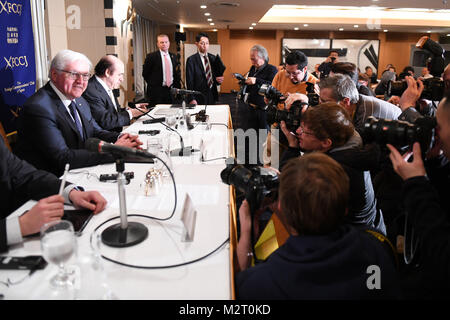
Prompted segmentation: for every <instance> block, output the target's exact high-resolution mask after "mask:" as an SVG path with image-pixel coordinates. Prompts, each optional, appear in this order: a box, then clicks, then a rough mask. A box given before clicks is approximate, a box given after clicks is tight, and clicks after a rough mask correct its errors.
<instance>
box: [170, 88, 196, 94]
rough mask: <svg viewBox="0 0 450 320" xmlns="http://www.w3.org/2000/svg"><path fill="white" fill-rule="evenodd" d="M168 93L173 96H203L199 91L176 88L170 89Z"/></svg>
mask: <svg viewBox="0 0 450 320" xmlns="http://www.w3.org/2000/svg"><path fill="white" fill-rule="evenodd" d="M170 93H171V94H173V95H177V94H203V93H201V92H200V91H194V90H185V89H177V88H170Z"/></svg>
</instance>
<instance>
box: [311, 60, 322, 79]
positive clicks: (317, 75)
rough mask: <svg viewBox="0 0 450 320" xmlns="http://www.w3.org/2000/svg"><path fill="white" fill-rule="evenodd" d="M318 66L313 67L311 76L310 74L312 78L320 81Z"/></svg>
mask: <svg viewBox="0 0 450 320" xmlns="http://www.w3.org/2000/svg"><path fill="white" fill-rule="evenodd" d="M319 66H320V64H318V63H317V64H316V65H315V66H314V72H311V74H312V75H313V76H314V77H316V78H317V79H320V71H319Z"/></svg>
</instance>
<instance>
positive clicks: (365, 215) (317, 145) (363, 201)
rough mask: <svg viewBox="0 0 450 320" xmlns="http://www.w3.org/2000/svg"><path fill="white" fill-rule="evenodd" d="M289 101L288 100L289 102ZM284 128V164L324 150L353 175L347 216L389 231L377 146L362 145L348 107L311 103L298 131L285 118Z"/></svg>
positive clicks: (350, 220) (349, 220) (281, 164)
mask: <svg viewBox="0 0 450 320" xmlns="http://www.w3.org/2000/svg"><path fill="white" fill-rule="evenodd" d="M286 104H288V103H286ZM281 130H282V131H283V133H284V135H285V136H286V138H287V140H288V142H289V148H288V150H287V151H286V152H285V153H284V154H283V157H282V159H281V161H280V168H282V170H284V169H283V164H284V163H286V161H287V160H289V159H291V158H293V157H298V156H300V151H303V152H312V151H320V152H324V153H326V154H327V155H329V156H330V157H331V158H333V159H334V160H336V161H337V162H339V163H340V164H341V165H342V166H343V168H344V170H345V171H346V172H347V175H348V176H349V178H350V195H351V196H350V203H349V212H348V215H347V217H346V220H347V221H348V222H350V223H352V224H355V225H366V226H368V227H372V228H375V229H377V230H378V231H379V232H381V233H383V234H384V235H385V234H386V227H385V225H384V219H383V215H382V213H381V210H379V209H377V201H376V199H375V193H374V190H373V186H372V180H371V177H370V172H369V170H371V169H372V168H374V167H376V166H377V165H378V159H379V153H378V149H376V148H369V147H368V148H365V149H362V139H361V137H360V136H359V134H358V133H357V131H356V130H355V128H354V126H353V124H352V122H351V120H350V117H349V116H348V113H347V111H346V110H345V109H344V108H342V107H341V106H339V105H338V104H336V103H324V104H320V105H317V106H314V107H309V108H308V109H307V110H306V111H305V112H304V113H303V115H302V117H301V125H300V127H298V129H297V130H296V134H295V135H294V133H293V132H291V131H289V130H288V128H287V127H286V124H285V123H284V121H283V122H281Z"/></svg>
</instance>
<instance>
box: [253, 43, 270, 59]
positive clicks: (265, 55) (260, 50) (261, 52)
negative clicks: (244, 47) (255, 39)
mask: <svg viewBox="0 0 450 320" xmlns="http://www.w3.org/2000/svg"><path fill="white" fill-rule="evenodd" d="M252 51H256V52H257V53H258V56H259V57H260V58H261V59H264V61H265V62H268V61H269V53H268V52H267V50H266V48H264V47H263V46H261V45H259V44H256V45H254V46H253V47H252V48H251V49H250V52H252Z"/></svg>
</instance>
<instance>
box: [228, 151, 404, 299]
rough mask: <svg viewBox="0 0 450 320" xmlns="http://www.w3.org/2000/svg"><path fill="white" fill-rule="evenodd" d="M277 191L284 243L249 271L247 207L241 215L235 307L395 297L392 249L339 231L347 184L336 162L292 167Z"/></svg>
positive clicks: (309, 161)
mask: <svg viewBox="0 0 450 320" xmlns="http://www.w3.org/2000/svg"><path fill="white" fill-rule="evenodd" d="M278 191H279V198H278V199H279V200H278V208H279V211H280V220H281V221H282V222H283V224H284V225H285V227H286V229H287V230H288V231H289V233H290V237H289V238H288V239H287V241H286V242H285V243H284V244H283V245H282V246H280V247H279V248H278V249H277V250H276V251H274V252H273V253H272V254H271V255H270V256H269V258H268V259H267V261H266V262H264V263H259V264H257V265H256V266H254V267H250V268H249V267H248V266H249V265H250V263H251V258H252V249H251V241H250V232H251V224H252V221H251V220H252V219H251V215H250V208H249V206H248V203H247V202H243V204H242V205H241V207H240V208H239V222H240V232H241V233H240V238H239V242H238V245H237V258H238V265H239V269H240V272H239V273H237V275H236V294H237V298H238V299H380V298H384V299H389V298H390V299H395V298H400V297H401V294H400V290H399V285H398V280H397V274H396V270H395V266H394V263H393V259H392V252H390V251H391V249H390V248H386V247H385V246H386V243H385V242H382V241H380V240H379V238H377V237H376V236H374V233H372V232H371V231H368V230H365V231H364V230H360V229H358V228H356V227H354V226H351V225H349V224H345V223H344V218H345V215H346V211H347V200H348V197H349V179H348V177H347V174H346V173H345V171H344V170H343V169H342V167H341V166H340V165H339V164H338V163H337V162H336V161H335V160H333V159H331V158H330V157H328V156H326V155H324V154H322V153H312V154H308V155H305V156H303V157H301V158H296V159H292V160H290V161H289V162H288V163H287V164H286V166H285V167H284V170H283V172H282V173H281V176H280V186H279V189H278ZM374 265H375V266H378V268H379V270H380V272H381V274H380V277H379V283H378V286H377V287H376V288H377V290H370V289H373V287H371V285H370V284H371V280H370V277H371V275H370V272H369V271H368V270H369V269H368V268H369V266H374Z"/></svg>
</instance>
